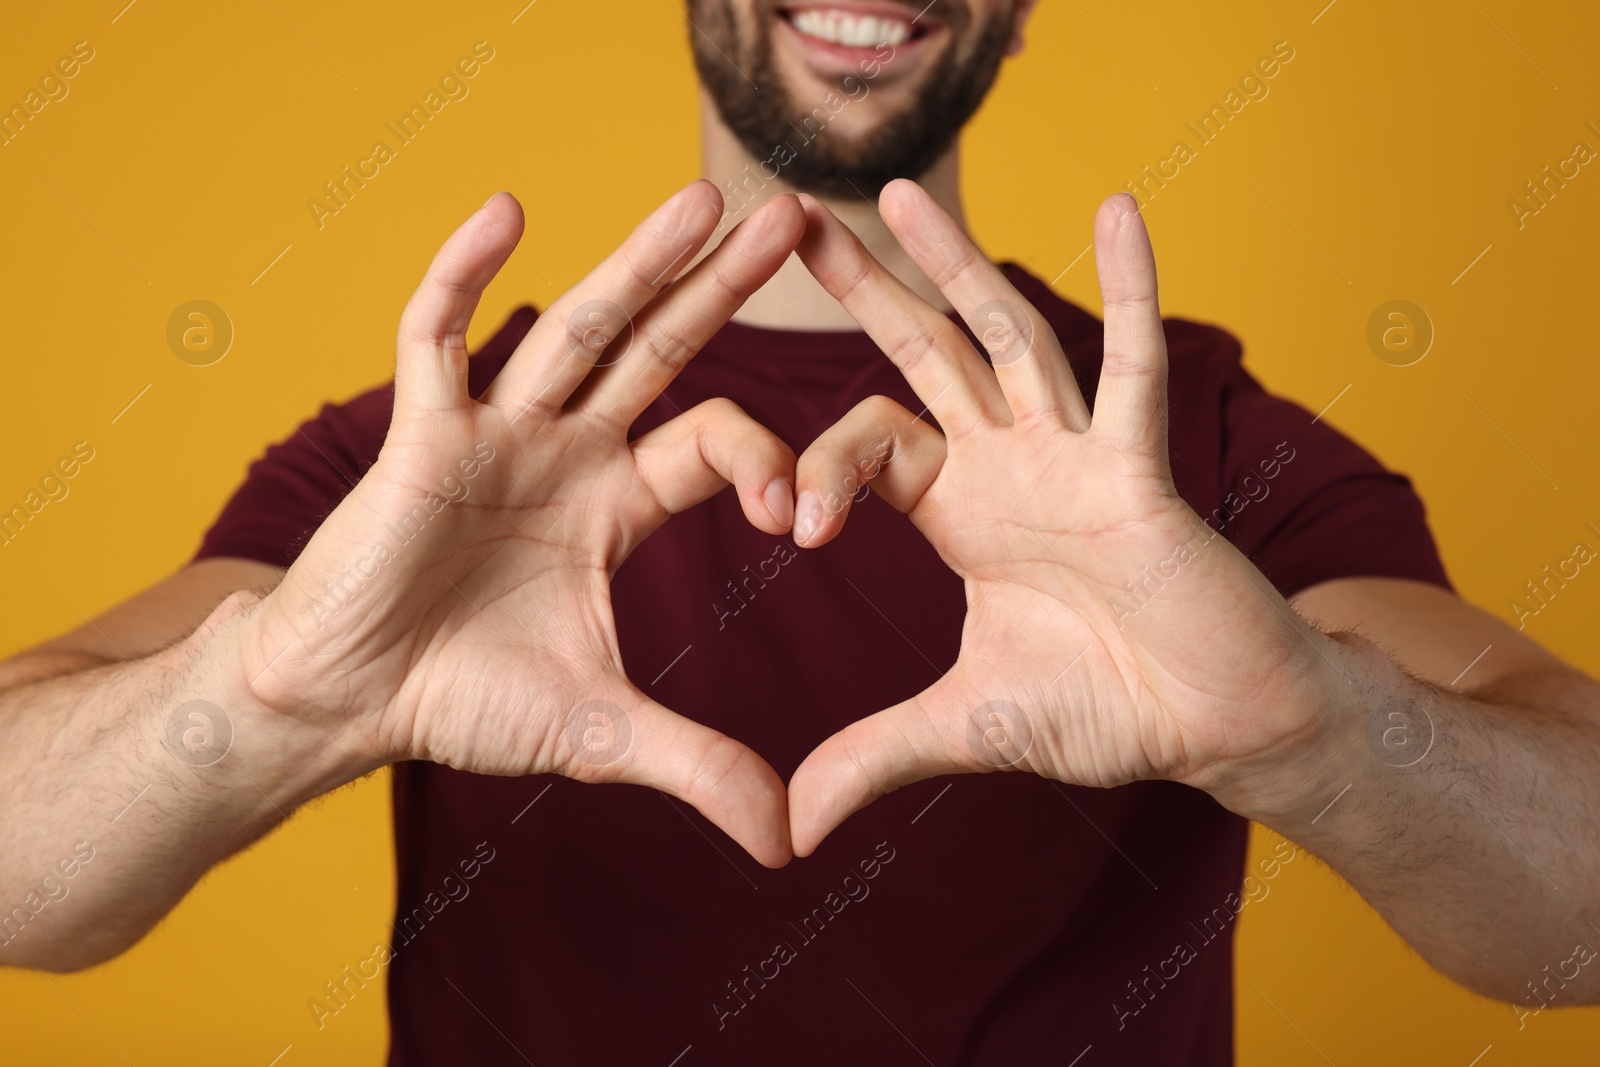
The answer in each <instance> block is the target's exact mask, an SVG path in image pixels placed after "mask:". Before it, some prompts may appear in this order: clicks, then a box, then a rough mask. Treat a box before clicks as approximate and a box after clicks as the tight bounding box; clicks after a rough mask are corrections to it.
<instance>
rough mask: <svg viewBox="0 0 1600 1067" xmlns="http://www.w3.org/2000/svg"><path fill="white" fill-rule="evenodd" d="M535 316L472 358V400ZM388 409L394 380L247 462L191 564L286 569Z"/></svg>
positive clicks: (381, 432) (371, 450)
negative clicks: (220, 561) (227, 560)
mask: <svg viewBox="0 0 1600 1067" xmlns="http://www.w3.org/2000/svg"><path fill="white" fill-rule="evenodd" d="M536 314H537V313H536V312H535V311H534V310H533V309H532V308H531V307H520V308H517V309H516V310H515V311H514V312H512V314H511V316H510V317H509V318H508V319H507V320H506V322H505V324H504V325H503V326H501V328H500V329H499V331H498V332H496V333H495V334H494V336H492V337H491V338H490V339H489V340H488V341H487V342H486V343H485V344H484V345H483V347H482V348H481V349H479V351H478V352H477V353H475V354H474V355H473V356H472V358H471V360H470V361H469V363H468V388H469V390H470V391H471V394H472V395H473V396H477V395H478V394H479V393H481V392H483V390H485V389H487V388H488V386H489V383H490V382H491V381H493V380H494V376H495V375H496V374H498V373H499V371H500V368H501V367H503V366H504V365H505V362H506V360H507V359H508V358H510V356H511V353H512V352H514V351H515V350H516V347H517V345H518V343H520V342H521V340H522V338H523V336H524V335H525V334H527V332H528V330H529V329H530V328H531V327H532V326H533V323H534V319H535V318H536ZM393 411H394V385H393V383H392V382H391V383H390V384H388V385H384V386H382V387H380V388H377V389H373V390H371V391H370V392H367V393H363V394H362V395H360V396H358V397H356V398H355V399H354V400H349V401H346V402H345V403H342V404H327V405H324V406H323V408H322V410H321V411H320V412H319V413H318V414H317V416H316V417H315V418H313V419H310V420H309V421H307V422H304V423H301V424H300V425H299V426H298V427H296V429H295V431H294V433H292V434H290V435H289V436H288V437H286V438H284V439H283V440H282V441H280V442H279V443H277V444H275V445H272V446H270V447H269V448H268V449H267V451H266V453H265V454H264V455H263V456H262V457H261V458H260V459H258V460H256V461H255V462H254V463H252V464H250V470H249V472H248V474H247V475H246V476H245V480H244V483H243V484H242V485H240V486H239V488H238V489H237V490H236V491H235V492H234V494H233V496H232V498H231V499H229V501H228V503H227V504H226V505H225V506H224V507H223V509H222V513H221V514H220V515H219V516H217V521H216V522H215V523H214V524H212V526H211V529H209V530H207V531H206V534H205V537H204V538H203V539H202V540H201V542H200V549H199V551H198V552H196V553H195V557H194V558H195V559H197V560H200V559H215V558H218V557H224V556H226V557H234V558H240V559H251V560H257V561H259V562H261V563H266V564H270V565H272V566H274V567H288V566H289V565H290V564H292V563H293V562H294V561H295V560H296V559H297V558H298V557H299V555H300V552H301V550H302V549H303V548H305V546H306V542H308V541H309V540H310V539H311V535H312V534H314V533H316V531H317V527H319V526H321V525H322V521H323V520H324V519H326V518H327V517H328V514H329V513H330V512H332V511H333V509H334V508H336V507H338V506H339V502H340V501H341V500H343V499H344V498H345V494H347V493H348V492H350V490H351V489H353V488H355V484H356V483H357V482H358V481H360V480H361V476H362V475H363V474H365V473H366V472H367V469H368V468H369V467H371V466H372V464H373V463H374V462H376V461H377V458H378V452H379V451H380V450H381V449H382V448H383V439H384V436H385V435H386V434H387V433H388V432H389V418H390V416H391V414H392V413H393Z"/></svg>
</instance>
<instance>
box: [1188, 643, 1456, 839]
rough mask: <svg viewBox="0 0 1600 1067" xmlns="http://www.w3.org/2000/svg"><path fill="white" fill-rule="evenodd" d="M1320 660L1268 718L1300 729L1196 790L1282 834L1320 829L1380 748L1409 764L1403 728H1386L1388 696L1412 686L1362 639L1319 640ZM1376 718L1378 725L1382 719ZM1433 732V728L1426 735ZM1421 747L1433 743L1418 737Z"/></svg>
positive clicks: (1212, 772)
mask: <svg viewBox="0 0 1600 1067" xmlns="http://www.w3.org/2000/svg"><path fill="white" fill-rule="evenodd" d="M1312 639H1313V640H1314V641H1315V642H1316V643H1317V645H1318V647H1317V649H1316V652H1317V654H1316V655H1314V656H1312V657H1311V658H1310V659H1309V660H1308V661H1307V662H1306V664H1305V665H1304V666H1303V668H1302V670H1301V672H1300V674H1299V676H1298V677H1297V678H1296V680H1295V682H1294V684H1292V685H1290V686H1289V687H1287V691H1286V692H1285V694H1284V696H1283V698H1282V699H1281V702H1280V704H1279V706H1278V707H1277V708H1274V709H1271V710H1269V712H1268V718H1269V720H1271V721H1275V722H1278V723H1289V724H1293V726H1292V727H1288V728H1285V729H1284V730H1283V732H1282V733H1281V735H1280V736H1278V737H1275V738H1273V739H1272V740H1271V741H1270V742H1269V743H1268V744H1266V745H1264V746H1262V747H1261V748H1259V749H1257V750H1255V751H1252V752H1251V753H1250V754H1248V755H1247V756H1242V757H1239V758H1237V759H1233V760H1229V761H1226V762H1224V763H1221V764H1218V765H1216V766H1214V767H1211V768H1208V769H1207V771H1206V773H1205V774H1204V775H1203V776H1202V780H1201V781H1196V782H1193V783H1191V784H1194V785H1197V786H1198V787H1199V788H1202V789H1204V790H1205V791H1206V792H1208V793H1210V794H1211V795H1212V797H1214V798H1215V799H1216V800H1217V802H1218V803H1220V804H1222V805H1223V806H1224V807H1226V808H1228V809H1229V810H1230V811H1233V812H1235V813H1236V814H1239V815H1243V816H1245V817H1246V818H1249V819H1252V820H1254V821H1256V822H1260V823H1264V824H1266V825H1269V826H1272V827H1275V828H1279V829H1280V830H1281V829H1283V828H1284V827H1288V826H1297V825H1306V824H1309V823H1310V822H1312V821H1314V820H1315V819H1316V818H1317V817H1318V816H1319V815H1320V814H1321V812H1322V811H1323V810H1325V809H1326V808H1327V806H1328V805H1329V804H1330V803H1331V802H1332V801H1334V799H1335V798H1336V797H1338V796H1340V795H1341V793H1342V792H1343V791H1344V790H1346V789H1347V788H1348V787H1350V786H1352V785H1353V784H1356V783H1358V781H1359V779H1360V777H1361V776H1363V775H1366V774H1369V773H1371V771H1372V769H1373V768H1372V763H1373V760H1374V758H1375V757H1374V746H1388V748H1389V749H1391V750H1392V751H1390V752H1388V753H1387V754H1386V755H1385V754H1382V753H1380V755H1382V756H1383V758H1385V759H1386V760H1387V761H1388V762H1389V763H1390V764H1391V765H1396V761H1398V760H1403V759H1405V758H1407V756H1406V754H1405V753H1404V748H1405V745H1406V742H1407V740H1408V739H1407V738H1402V737H1401V736H1400V735H1399V732H1398V727H1396V728H1390V729H1388V730H1387V732H1386V730H1385V729H1383V728H1381V727H1382V724H1381V723H1380V722H1379V719H1380V718H1381V708H1382V707H1383V706H1384V705H1385V704H1386V703H1387V702H1388V697H1387V694H1389V693H1390V692H1392V690H1393V687H1394V686H1395V685H1396V684H1399V683H1402V682H1404V681H1405V677H1404V675H1403V673H1402V672H1401V671H1400V670H1399V668H1398V667H1396V666H1395V665H1394V663H1393V662H1392V661H1391V660H1390V659H1389V658H1388V657H1387V656H1386V655H1385V654H1384V653H1383V652H1382V650H1380V649H1379V648H1378V647H1377V646H1376V645H1373V644H1372V643H1371V642H1370V641H1368V640H1366V639H1365V638H1362V637H1359V636H1357V635H1355V634H1332V635H1327V634H1316V635H1315V636H1314V637H1313V638H1312ZM1375 716H1377V717H1375ZM1423 731H1424V732H1426V731H1427V728H1426V727H1424V728H1423ZM1409 740H1410V741H1411V742H1412V743H1413V744H1414V745H1426V744H1427V743H1429V742H1431V732H1427V736H1426V737H1422V736H1419V735H1415V734H1414V735H1412V736H1411V737H1410V738H1409Z"/></svg>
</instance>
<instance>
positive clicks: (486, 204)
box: [478, 189, 505, 211]
mask: <svg viewBox="0 0 1600 1067" xmlns="http://www.w3.org/2000/svg"><path fill="white" fill-rule="evenodd" d="M503 192H505V190H504V189H501V190H500V191H499V192H496V193H493V194H491V195H490V197H489V199H487V200H485V201H484V202H483V207H488V206H489V205H490V204H492V203H494V198H495V197H497V196H499V195H500V193H503ZM483 207H480V208H479V209H478V210H479V211H482V210H483Z"/></svg>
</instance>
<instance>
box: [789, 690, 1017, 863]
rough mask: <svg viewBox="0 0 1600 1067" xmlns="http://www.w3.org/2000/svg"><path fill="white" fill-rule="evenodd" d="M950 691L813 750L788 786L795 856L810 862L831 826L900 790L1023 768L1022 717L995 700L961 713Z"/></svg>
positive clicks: (900, 707) (922, 697)
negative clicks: (936, 780)
mask: <svg viewBox="0 0 1600 1067" xmlns="http://www.w3.org/2000/svg"><path fill="white" fill-rule="evenodd" d="M957 689H958V687H957V686H956V685H954V684H953V683H952V682H951V681H950V676H949V675H946V676H945V677H944V678H942V679H940V680H939V681H937V682H935V683H934V684H933V685H931V686H929V687H928V688H927V689H926V690H924V691H923V692H922V693H920V694H919V695H917V696H915V697H912V698H911V699H910V700H907V701H905V702H904V703H902V704H897V705H895V706H894V707H892V708H887V709H885V710H883V711H880V712H878V713H877V714H875V715H869V716H868V717H867V718H865V719H861V720H859V721H857V722H853V723H851V724H850V725H849V726H846V727H845V728H844V729H843V730H840V731H839V732H838V733H836V734H834V735H833V736H832V737H830V738H828V739H827V740H826V741H824V742H822V744H820V745H818V746H817V747H816V748H815V749H814V750H812V752H811V754H810V755H808V756H807V757H806V758H805V760H804V761H803V762H802V763H801V764H800V766H799V767H798V768H797V769H796V770H795V772H794V777H792V778H791V779H790V780H789V826H790V836H791V839H792V842H793V845H794V854H795V855H796V856H809V855H810V854H811V853H812V852H813V851H815V849H816V847H817V846H818V845H819V844H821V843H822V840H823V838H825V837H827V836H828V834H830V833H832V832H833V829H834V827H836V826H838V825H839V824H840V823H842V822H844V820H845V819H847V818H849V817H850V816H851V815H853V814H854V813H855V812H857V811H860V810H861V809H862V808H864V807H866V806H867V805H868V804H870V803H872V802H873V801H874V800H876V799H878V798H879V797H881V796H883V795H884V794H886V793H891V792H893V791H894V790H896V789H899V788H900V787H901V786H904V785H910V784H911V783H912V782H920V781H922V780H923V779H925V778H933V777H936V776H938V775H941V774H961V773H967V772H972V771H993V770H1003V769H1007V768H1008V767H1016V766H1018V765H1019V764H1020V763H1021V762H1022V761H1023V759H1024V757H1025V756H1026V752H1027V748H1028V747H1031V744H1032V736H1033V735H1032V727H1031V725H1030V724H1029V723H1028V720H1027V718H1026V716H1025V715H1024V714H1023V713H1022V712H1021V711H1020V710H1019V709H1017V708H1016V706H1015V705H1013V704H1009V703H1005V702H1002V701H996V702H993V703H989V704H981V705H973V706H966V705H964V704H963V702H962V700H961V698H960V697H958V695H957Z"/></svg>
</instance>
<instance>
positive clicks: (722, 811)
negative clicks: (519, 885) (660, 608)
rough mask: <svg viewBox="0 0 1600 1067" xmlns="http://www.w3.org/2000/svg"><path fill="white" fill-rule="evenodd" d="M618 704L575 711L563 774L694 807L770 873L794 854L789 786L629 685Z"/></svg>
mask: <svg viewBox="0 0 1600 1067" xmlns="http://www.w3.org/2000/svg"><path fill="white" fill-rule="evenodd" d="M612 695H613V696H614V698H615V699H611V700H589V701H585V702H584V703H582V704H579V705H578V706H577V707H575V708H573V709H572V711H571V712H570V713H569V715H568V718H567V725H566V727H565V729H564V730H563V731H562V734H563V737H562V741H561V747H562V749H563V750H564V751H562V753H561V756H562V759H563V768H562V773H564V774H566V775H567V776H568V777H571V778H577V779H579V780H581V781H589V782H630V783H633V784H635V785H644V786H649V787H651V788H652V789H659V790H661V791H662V792H665V793H670V794H671V795H672V796H675V797H677V798H678V799H680V800H682V801H684V802H686V803H688V804H691V805H693V806H694V807H695V808H696V809H697V810H698V811H699V812H700V814H702V815H704V816H705V817H706V818H707V819H709V820H711V822H713V823H714V824H716V825H717V826H718V827H719V828H721V830H722V831H723V832H724V833H726V834H727V835H728V836H729V837H731V838H733V839H734V841H736V842H738V843H739V845H740V846H741V847H743V848H744V850H745V851H746V852H749V853H750V855H751V856H753V857H755V859H756V860H757V861H758V862H760V863H761V864H763V865H764V866H767V867H782V866H783V865H784V864H786V863H788V862H789V860H790V858H791V857H792V856H793V852H791V851H790V847H789V809H788V795H787V794H786V793H785V791H784V788H783V779H781V778H779V777H778V773H777V772H776V771H774V770H773V769H772V767H771V765H770V764H768V763H767V761H766V760H764V759H762V758H761V757H760V756H758V755H757V754H756V753H755V752H754V751H753V750H752V749H750V748H749V747H748V746H747V745H745V744H743V743H741V742H739V741H736V740H734V739H733V738H731V737H729V736H727V735H726V734H724V733H721V732H719V731H717V730H713V729H711V728H710V727H709V726H703V725H701V724H700V723H697V722H695V721H694V720H692V719H687V718H685V717H684V716H682V715H679V714H678V713H677V712H675V711H672V710H670V709H668V708H665V707H663V706H662V705H660V704H657V703H656V702H655V701H653V700H651V699H650V698H649V697H647V696H645V695H644V694H643V693H641V692H639V690H638V689H637V688H635V687H634V686H632V685H631V684H626V685H625V687H624V686H617V687H616V690H615V691H614V692H613V693H612Z"/></svg>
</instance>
